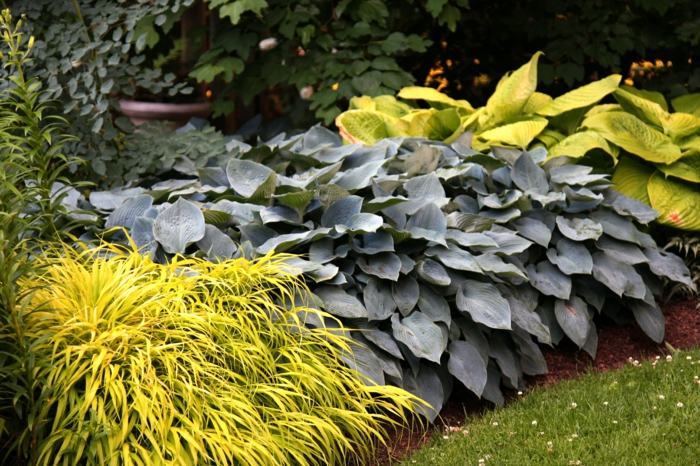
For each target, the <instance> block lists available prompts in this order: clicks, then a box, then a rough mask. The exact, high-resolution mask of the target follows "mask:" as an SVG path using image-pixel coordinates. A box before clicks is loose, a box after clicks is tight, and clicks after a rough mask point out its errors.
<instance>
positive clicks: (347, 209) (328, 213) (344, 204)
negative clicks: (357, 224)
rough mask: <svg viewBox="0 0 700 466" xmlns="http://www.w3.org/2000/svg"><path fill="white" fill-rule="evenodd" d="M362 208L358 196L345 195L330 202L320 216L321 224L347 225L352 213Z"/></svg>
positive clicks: (331, 226)
mask: <svg viewBox="0 0 700 466" xmlns="http://www.w3.org/2000/svg"><path fill="white" fill-rule="evenodd" d="M361 210H362V198H361V197H360V196H346V197H344V198H342V199H338V200H337V201H335V202H334V203H332V204H331V205H330V206H329V207H328V208H327V209H326V210H325V212H323V215H322V216H321V225H323V226H324V227H328V228H333V227H335V226H336V225H348V224H349V223H350V222H351V219H352V217H353V216H354V215H356V214H359V213H360V211H361Z"/></svg>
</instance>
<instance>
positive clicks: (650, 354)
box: [371, 300, 700, 466]
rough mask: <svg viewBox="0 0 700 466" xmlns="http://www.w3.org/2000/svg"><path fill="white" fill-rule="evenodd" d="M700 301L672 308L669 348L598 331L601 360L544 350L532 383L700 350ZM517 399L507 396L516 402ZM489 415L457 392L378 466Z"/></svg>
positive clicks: (407, 432)
mask: <svg viewBox="0 0 700 466" xmlns="http://www.w3.org/2000/svg"><path fill="white" fill-rule="evenodd" d="M696 305H697V300H684V301H678V302H675V303H671V304H669V305H667V306H666V307H665V309H664V314H665V316H666V337H665V342H664V343H663V344H661V345H657V344H656V343H654V342H653V341H651V340H649V338H648V337H646V336H645V335H644V333H642V331H641V330H640V329H639V328H638V327H637V326H634V325H627V326H616V325H614V324H601V325H600V326H599V327H598V352H597V354H596V358H595V360H591V358H590V356H588V354H587V353H585V352H583V351H580V350H578V348H576V347H575V346H574V345H573V344H565V343H564V344H562V345H560V346H558V347H557V348H556V349H553V348H545V349H543V352H544V356H545V359H546V360H547V367H548V368H549V373H548V374H546V375H542V376H537V377H531V378H529V381H528V382H529V383H528V384H529V385H544V386H546V385H550V384H552V383H555V382H557V381H560V380H566V379H572V378H575V377H577V376H579V375H581V374H583V373H586V372H589V371H591V370H593V371H607V370H611V369H616V368H619V367H622V366H624V365H625V364H626V363H627V362H628V359H629V358H633V359H636V360H644V359H652V358H654V357H655V356H658V355H665V354H667V353H668V352H669V350H671V349H687V348H694V347H700V309H696ZM513 395H514V394H506V398H507V399H512V398H513V397H514V396H513ZM487 409H489V406H487V405H485V404H484V403H482V402H480V401H479V400H478V399H476V397H474V396H473V395H472V394H470V393H469V392H467V391H466V390H465V389H457V386H455V393H453V395H452V398H451V399H450V401H449V402H448V403H447V405H446V406H445V407H444V408H443V410H442V412H441V413H440V416H439V417H438V419H437V420H436V421H435V423H434V424H433V425H432V426H430V427H429V428H427V429H424V428H423V429H421V428H420V427H416V428H414V429H402V430H398V431H395V432H393V433H392V435H391V438H390V440H389V443H388V446H387V447H386V448H380V449H379V451H378V452H377V456H376V458H375V460H374V462H373V463H371V464H372V465H373V466H386V465H390V464H393V463H394V462H395V461H398V460H400V459H401V458H405V457H406V456H408V454H409V453H411V452H412V451H413V450H417V449H418V448H420V447H422V446H423V445H425V444H427V443H428V442H429V441H430V438H431V436H432V435H434V434H436V433H441V432H443V431H445V429H449V427H450V426H458V425H460V424H461V423H462V422H463V421H464V418H465V416H466V415H468V414H476V413H479V412H483V411H485V410H487Z"/></svg>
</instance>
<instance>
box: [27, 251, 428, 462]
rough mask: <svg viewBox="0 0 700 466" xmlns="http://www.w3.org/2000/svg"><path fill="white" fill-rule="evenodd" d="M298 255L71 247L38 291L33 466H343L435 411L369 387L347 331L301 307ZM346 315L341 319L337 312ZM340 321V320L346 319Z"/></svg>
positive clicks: (37, 284) (30, 315)
mask: <svg viewBox="0 0 700 466" xmlns="http://www.w3.org/2000/svg"><path fill="white" fill-rule="evenodd" d="M289 259H290V257H288V256H285V255H271V254H269V255H266V256H264V257H262V258H260V259H258V260H256V261H254V262H251V261H248V260H246V259H242V258H241V259H234V260H229V261H223V262H218V263H214V262H210V261H206V260H203V259H197V258H189V259H188V258H175V259H173V260H172V261H170V262H169V263H168V264H158V263H155V262H154V261H152V260H151V259H150V258H149V257H147V256H144V255H142V254H140V253H139V252H138V251H137V250H136V249H131V250H129V249H127V250H122V249H118V248H115V247H101V248H98V249H85V250H82V251H75V250H72V249H69V248H65V249H63V250H59V251H58V252H57V253H56V254H52V255H51V256H47V257H42V258H39V259H37V260H39V261H40V262H42V263H43V265H44V266H45V272H44V273H43V274H41V275H39V276H37V277H34V278H32V279H30V280H27V281H26V282H25V283H24V284H23V285H24V286H26V287H31V288H32V289H38V291H36V292H35V293H34V294H32V295H31V298H30V299H27V300H25V301H24V302H23V303H22V309H23V313H24V315H23V319H24V321H25V325H26V331H27V338H28V341H29V347H30V350H31V354H32V356H33V358H34V374H33V381H34V385H33V386H32V389H33V393H34V397H35V398H34V400H33V404H32V406H31V409H32V411H31V412H30V413H29V414H30V418H31V419H33V422H31V423H29V424H28V425H27V427H26V430H25V431H24V432H23V433H22V435H21V437H20V441H22V442H26V443H27V444H28V445H31V449H30V450H29V452H30V458H29V463H30V464H33V465H53V464H85V465H106V464H140V465H163V464H172V465H208V464H211V465H234V464H235V465H251V466H253V465H254V466H258V465H268V464H269V465H273V464H274V465H310V464H318V465H327V464H346V462H347V460H348V459H349V458H355V459H358V460H359V461H360V462H361V461H362V460H364V459H367V457H368V456H369V455H371V453H372V451H373V447H374V446H375V445H376V444H377V442H380V441H383V435H384V432H385V430H384V429H385V428H386V427H387V426H389V425H391V424H396V423H399V422H402V421H403V420H406V419H407V416H409V415H410V412H411V411H412V410H413V407H414V406H415V404H414V403H419V402H418V401H417V400H416V399H415V397H413V396H412V395H410V394H408V393H407V392H405V391H404V390H401V389H399V388H397V387H391V386H379V385H371V386H370V385H367V384H365V383H363V381H362V379H361V377H360V376H359V374H358V373H357V372H356V371H355V370H353V369H351V368H349V367H348V366H347V365H346V364H345V363H343V359H351V358H352V356H351V341H350V340H348V339H347V338H346V337H344V336H343V334H342V329H338V328H325V327H318V328H307V327H305V326H304V320H305V319H309V318H311V317H312V316H313V317H314V318H315V319H316V320H319V319H322V318H324V316H323V315H322V314H321V313H320V312H319V311H316V310H313V309H309V308H307V307H303V306H301V305H299V306H297V305H296V304H294V303H295V301H298V300H299V299H300V297H301V298H303V296H306V295H308V290H307V289H306V288H305V286H304V285H303V283H302V282H301V281H300V280H299V279H298V276H297V275H296V274H295V273H294V267H293V266H292V265H290V264H289V263H288V261H289ZM330 320H331V321H333V319H330ZM335 327H338V326H337V325H336V326H335Z"/></svg>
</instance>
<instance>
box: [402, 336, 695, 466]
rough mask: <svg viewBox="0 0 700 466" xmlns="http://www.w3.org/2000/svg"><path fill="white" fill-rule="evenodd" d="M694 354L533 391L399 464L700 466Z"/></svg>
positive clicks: (469, 421)
mask: <svg viewBox="0 0 700 466" xmlns="http://www.w3.org/2000/svg"><path fill="white" fill-rule="evenodd" d="M699 377H700V351H698V350H695V351H685V352H678V353H675V354H674V355H673V357H672V358H671V360H667V359H666V358H661V359H660V360H658V361H654V362H645V363H643V364H638V363H636V364H633V363H631V364H629V365H628V366H627V367H625V368H624V369H621V370H619V371H614V372H609V373H606V374H589V375H586V376H584V377H582V378H579V379H576V380H571V381H567V382H563V383H560V384H557V385H556V386H553V387H550V388H537V389H534V390H533V391H531V392H529V393H525V394H524V395H522V399H521V400H519V401H516V402H513V403H511V404H510V405H509V406H507V407H505V408H503V409H498V410H495V411H489V412H487V413H486V414H484V415H482V416H477V417H473V418H469V419H467V422H466V423H465V424H464V425H462V426H454V427H450V428H448V429H447V430H446V431H445V432H443V433H442V435H435V438H434V439H433V440H432V441H431V443H430V444H429V445H428V446H427V447H425V448H423V449H421V450H419V451H418V452H416V453H415V454H414V455H413V456H411V457H409V458H408V459H406V460H404V462H403V463H401V464H404V465H415V464H418V465H440V466H449V465H455V466H457V465H459V466H464V465H478V464H480V463H482V464H487V465H488V464H493V465H578V464H581V465H615V466H616V465H625V466H627V465H645V466H647V465H683V466H686V465H693V464H700V380H699Z"/></svg>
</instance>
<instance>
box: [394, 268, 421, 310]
mask: <svg viewBox="0 0 700 466" xmlns="http://www.w3.org/2000/svg"><path fill="white" fill-rule="evenodd" d="M391 293H392V296H393V297H394V302H396V305H397V307H398V308H399V312H401V314H403V315H408V313H409V312H411V311H412V310H413V308H414V307H416V304H418V298H419V297H420V288H419V287H418V282H417V281H416V279H415V278H413V277H401V278H399V280H398V281H397V282H396V283H394V284H392V286H391Z"/></svg>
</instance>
